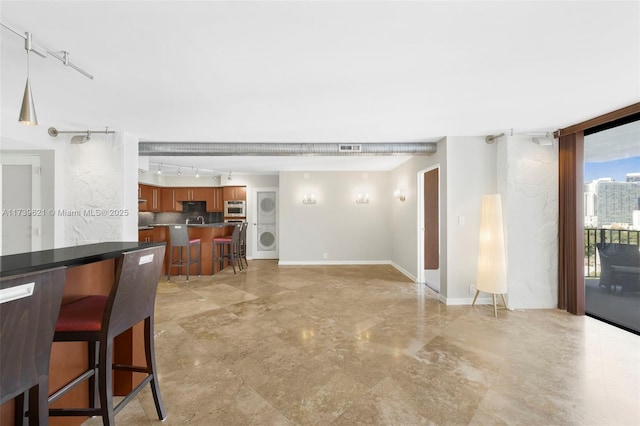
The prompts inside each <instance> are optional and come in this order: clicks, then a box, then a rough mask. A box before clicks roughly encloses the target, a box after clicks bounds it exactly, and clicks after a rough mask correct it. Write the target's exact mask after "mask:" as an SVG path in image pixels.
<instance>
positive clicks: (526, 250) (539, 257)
mask: <svg viewBox="0 0 640 426" xmlns="http://www.w3.org/2000/svg"><path fill="white" fill-rule="evenodd" d="M498 188H499V190H500V194H501V195H502V206H503V213H504V222H505V228H506V233H505V237H506V244H507V254H508V257H507V262H508V265H507V268H508V275H507V282H508V286H509V292H508V303H509V306H510V307H511V308H515V309H518V308H522V309H526V308H554V307H556V306H557V302H558V292H557V288H558V146H557V143H554V145H553V146H539V145H537V144H535V143H533V142H532V141H531V138H530V137H526V136H511V137H508V138H507V139H506V143H502V140H501V141H500V143H499V144H498Z"/></svg>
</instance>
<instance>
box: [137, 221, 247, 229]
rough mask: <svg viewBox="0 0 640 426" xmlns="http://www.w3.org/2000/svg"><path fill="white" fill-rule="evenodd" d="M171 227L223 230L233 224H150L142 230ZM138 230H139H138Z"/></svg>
mask: <svg viewBox="0 0 640 426" xmlns="http://www.w3.org/2000/svg"><path fill="white" fill-rule="evenodd" d="M172 225H187V226H189V227H192V228H224V227H226V226H233V225H234V223H228V222H216V223H152V224H151V225H149V227H144V229H152V228H153V227H154V226H172ZM138 229H140V228H138Z"/></svg>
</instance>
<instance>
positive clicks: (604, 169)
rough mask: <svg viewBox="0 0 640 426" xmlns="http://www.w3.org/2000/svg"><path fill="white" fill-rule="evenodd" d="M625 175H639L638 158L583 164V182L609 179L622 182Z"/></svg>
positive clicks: (639, 158)
mask: <svg viewBox="0 0 640 426" xmlns="http://www.w3.org/2000/svg"><path fill="white" fill-rule="evenodd" d="M627 173H640V157H628V158H623V159H620V160H614V161H602V162H591V163H584V181H585V183H589V182H591V181H593V180H595V179H598V178H605V177H610V178H613V179H614V180H615V181H617V182H624V181H625V175H626V174H627Z"/></svg>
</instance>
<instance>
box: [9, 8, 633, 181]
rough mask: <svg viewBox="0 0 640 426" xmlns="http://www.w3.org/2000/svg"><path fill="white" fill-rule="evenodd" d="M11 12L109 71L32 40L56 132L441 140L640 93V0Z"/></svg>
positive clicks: (241, 161)
mask: <svg viewBox="0 0 640 426" xmlns="http://www.w3.org/2000/svg"><path fill="white" fill-rule="evenodd" d="M0 13H1V19H2V22H3V23H5V24H8V25H10V26H12V27H14V28H16V29H18V30H21V31H30V32H32V34H33V37H34V41H35V42H36V43H37V44H40V45H42V46H45V47H47V48H49V49H52V50H67V51H69V52H71V61H72V62H73V63H74V64H76V65H78V66H79V67H81V68H83V69H85V70H87V71H89V72H90V73H92V74H93V75H94V76H95V80H89V79H87V78H85V77H84V76H82V75H81V74H79V73H77V72H75V71H73V70H71V69H69V68H65V67H64V66H63V65H62V64H61V63H60V62H59V61H57V60H55V59H41V58H39V57H37V56H35V55H32V58H31V79H30V80H31V84H32V90H33V95H34V98H35V102H36V109H37V113H38V118H39V121H40V124H41V126H40V127H42V132H43V133H44V132H46V129H47V127H49V126H55V127H57V128H58V129H61V130H67V129H88V128H90V129H94V130H99V129H103V128H104V127H105V126H109V127H110V128H111V129H115V130H124V131H127V132H130V133H134V134H136V135H138V136H139V137H140V139H141V140H143V141H145V140H147V141H158V142H160V141H167V142H181V141H189V142H198V141H209V142H216V141H219V142H424V141H426V142H431V141H436V140H438V139H440V138H441V137H443V136H447V135H457V136H461V135H486V134H491V133H497V132H500V131H504V130H505V129H514V131H515V132H516V133H518V132H523V133H524V132H531V131H548V130H555V129H557V128H562V127H566V126H568V125H571V124H575V123H577V122H580V121H583V120H586V119H589V118H592V117H594V116H597V115H599V114H602V113H605V112H609V111H611V110H615V109H617V108H620V107H623V106H627V105H630V104H632V103H635V102H638V100H639V99H640V2H638V1H627V2H612V1H601V2H598V1H589V2H586V1H545V2H542V1H530V2H523V1H497V2H488V1H467V2H461V1H447V2H444V1H441V2H436V1H409V2H396V1H387V2H365V1H315V2H312V1H289V2H272V1H257V2H246V1H233V2H230V1H229V2H222V1H191V2H187V1H102V2H96V1H66V2H64V1H41V2H35V1H28V0H21V1H6V0H3V1H2V5H1V10H0ZM0 33H1V38H0V40H1V42H2V50H1V53H2V64H1V67H2V68H1V72H2V75H1V78H2V111H3V112H2V120H3V121H4V120H9V119H11V120H14V119H15V117H17V115H18V111H19V104H20V100H21V97H22V91H23V90H24V81H25V74H26V55H25V51H24V47H23V42H22V40H21V39H20V38H19V37H18V36H16V35H15V34H13V33H11V32H10V31H8V30H6V29H4V28H2V29H1V30H0ZM156 160H158V161H159V159H152V160H151V161H153V162H155V161H156ZM163 160H164V162H165V164H175V165H183V166H185V167H189V168H190V167H191V166H194V167H202V168H207V169H214V170H234V171H235V172H243V171H246V172H259V171H264V172H271V171H274V170H293V169H296V170H321V169H334V170H335V169H339V168H352V169H357V170H388V169H390V168H393V167H395V166H396V165H397V164H398V163H399V162H400V161H403V160H406V157H369V158H368V159H365V158H360V159H358V160H353V159H347V160H345V159H338V162H333V161H332V162H330V163H327V162H326V161H320V160H321V159H320V158H318V157H295V158H283V157H278V158H272V157H269V158H265V157H254V158H249V157H239V158H234V157H231V158H230V157H206V158H203V157H200V158H192V157H173V158H168V159H163ZM251 160H253V161H251ZM334 160H335V159H334ZM385 160H389V161H390V162H389V163H387V162H386V161H385ZM281 161H284V163H281ZM368 161H369V162H368Z"/></svg>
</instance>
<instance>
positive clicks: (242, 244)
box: [238, 222, 249, 268]
mask: <svg viewBox="0 0 640 426" xmlns="http://www.w3.org/2000/svg"><path fill="white" fill-rule="evenodd" d="M248 227H249V223H248V222H243V223H242V229H240V237H239V241H238V253H239V255H238V256H239V258H240V265H241V266H242V259H244V262H245V263H246V264H247V268H248V267H249V262H247V228H248Z"/></svg>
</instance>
